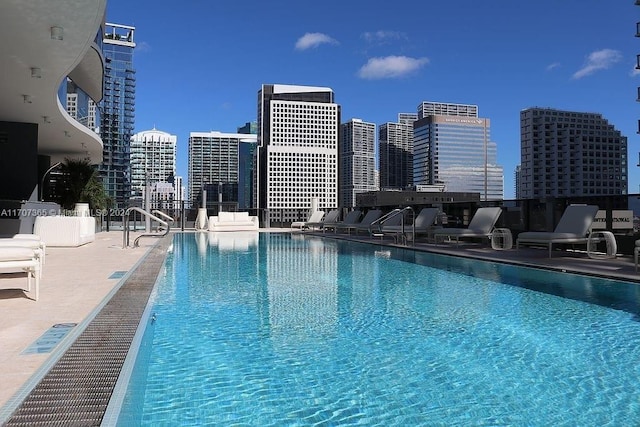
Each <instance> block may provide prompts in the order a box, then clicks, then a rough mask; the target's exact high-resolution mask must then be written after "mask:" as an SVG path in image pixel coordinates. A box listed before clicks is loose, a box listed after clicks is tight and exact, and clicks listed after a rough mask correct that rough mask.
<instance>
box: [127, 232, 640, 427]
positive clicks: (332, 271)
mask: <svg viewBox="0 0 640 427" xmlns="http://www.w3.org/2000/svg"><path fill="white" fill-rule="evenodd" d="M639 299H640V293H639V292H638V285H636V284H631V283H625V282H617V281H609V280H604V279H599V278H593V277H583V276H577V275H571V274H559V273H554V272H548V271H542V270H536V269H524V268H520V267H515V266H509V265H501V264H495V263H486V262H481V261H475V260H469V259H461V258H456V257H447V256H443V255H435V254H430V253H424V252H418V251H413V250H405V249H398V248H388V247H382V246H376V245H367V244H358V243H348V242H344V241H334V240H329V239H321V238H316V237H312V236H304V235H290V234H270V233H260V234H259V238H258V234H243V235H239V236H238V237H237V238H232V235H231V234H227V235H224V234H222V233H218V234H213V233H211V234H208V235H207V234H206V233H200V234H196V235H194V234H177V235H176V236H175V240H174V244H173V250H172V253H171V254H170V255H169V257H168V259H167V262H166V266H165V269H164V272H163V274H162V275H161V277H160V279H159V282H158V284H157V287H156V290H155V292H154V296H153V300H152V306H150V307H151V310H150V313H151V315H150V316H149V320H148V325H147V328H146V331H145V333H144V336H143V338H142V344H141V347H140V351H139V353H138V356H137V360H136V363H135V368H134V369H133V373H132V375H131V380H130V382H129V386H128V388H127V391H126V395H125V397H124V401H123V406H122V410H121V413H120V418H119V421H118V424H120V425H162V424H164V425H237V424H241V425H259V426H267V425H273V426H281V425H356V424H357V425H385V426H387V425H398V426H400V425H402V426H405V425H460V424H463V425H469V424H471V425H581V426H586V425H598V426H601V425H629V424H637V423H638V422H640V399H638V396H640V383H639V381H638V378H640V375H639V374H640V364H639V363H638V361H640V323H639V322H638V313H639V312H640V310H639V304H638V301H639Z"/></svg>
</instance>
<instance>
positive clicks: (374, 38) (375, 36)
mask: <svg viewBox="0 0 640 427" xmlns="http://www.w3.org/2000/svg"><path fill="white" fill-rule="evenodd" d="M362 38H363V39H365V40H366V41H368V42H370V43H373V42H383V41H386V40H400V39H406V38H407V37H406V36H405V35H404V34H402V33H401V32H398V31H385V30H379V31H374V32H369V31H367V32H366V33H363V34H362Z"/></svg>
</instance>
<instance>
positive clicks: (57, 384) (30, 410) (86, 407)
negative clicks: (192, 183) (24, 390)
mask: <svg viewBox="0 0 640 427" xmlns="http://www.w3.org/2000/svg"><path fill="white" fill-rule="evenodd" d="M171 239H172V237H171V236H169V237H167V238H165V239H162V241H160V242H159V244H158V245H156V246H155V247H154V248H153V249H152V250H151V251H150V252H149V253H148V254H147V256H146V257H145V258H144V260H143V261H142V262H141V263H139V265H138V268H136V270H135V271H134V272H133V273H132V274H131V276H129V278H128V279H127V281H126V282H125V283H124V284H123V285H122V286H121V288H120V289H119V290H118V291H117V292H116V293H115V294H114V295H113V297H112V298H111V300H109V302H107V304H106V305H105V306H104V307H103V308H102V310H100V312H99V313H98V314H97V315H96V317H95V318H94V319H93V321H92V322H91V323H89V325H87V327H86V329H85V330H84V331H83V332H82V333H81V334H80V336H79V337H78V338H77V339H76V341H75V342H74V343H73V344H72V345H71V346H70V347H69V349H67V351H66V352H65V353H64V354H63V355H62V357H61V358H60V359H59V360H58V361H57V362H56V364H55V365H54V366H53V367H52V368H51V370H50V371H49V372H48V373H47V374H46V375H45V376H44V378H42V380H41V381H40V382H39V383H38V384H37V385H36V386H35V387H34V389H33V390H32V391H31V393H30V394H29V395H28V396H27V397H26V398H25V400H24V401H23V402H22V403H21V404H20V406H18V408H17V409H16V411H15V412H14V413H13V414H12V415H11V417H10V418H9V420H8V421H7V422H6V423H5V424H4V425H5V426H7V427H8V426H28V427H35V426H60V425H73V426H93V425H96V426H97V425H100V423H101V421H102V418H103V416H104V413H105V410H106V409H107V405H108V404H109V399H110V398H111V394H112V392H113V389H114V387H115V384H116V382H117V380H118V376H119V375H120V371H121V369H122V364H123V363H124V359H125V358H126V356H127V352H128V351H129V347H130V345H131V341H132V340H133V336H134V335H135V333H136V330H137V328H138V324H139V323H140V318H141V317H142V313H143V312H144V309H145V307H146V305H147V301H148V300H149V296H150V294H151V291H152V289H153V286H154V284H155V281H156V278H157V276H158V273H159V272H160V268H161V267H162V264H163V262H164V259H165V256H166V253H167V248H168V247H169V244H170V243H171Z"/></svg>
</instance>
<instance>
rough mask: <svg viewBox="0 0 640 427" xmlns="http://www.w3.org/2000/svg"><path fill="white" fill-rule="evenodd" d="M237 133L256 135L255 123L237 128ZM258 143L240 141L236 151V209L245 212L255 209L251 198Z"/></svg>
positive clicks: (256, 124)
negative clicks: (237, 159) (237, 157)
mask: <svg viewBox="0 0 640 427" xmlns="http://www.w3.org/2000/svg"><path fill="white" fill-rule="evenodd" d="M238 133H241V134H251V135H256V134H257V133H258V123H257V122H247V123H246V124H245V125H244V126H242V127H239V128H238ZM257 148H258V143H257V141H256V140H255V139H253V140H247V139H243V140H240V147H239V149H238V156H239V162H238V163H239V165H238V167H239V170H238V209H240V210H247V209H252V208H254V207H255V203H254V200H253V196H254V194H255V190H254V188H255V182H254V178H255V171H256V149H257Z"/></svg>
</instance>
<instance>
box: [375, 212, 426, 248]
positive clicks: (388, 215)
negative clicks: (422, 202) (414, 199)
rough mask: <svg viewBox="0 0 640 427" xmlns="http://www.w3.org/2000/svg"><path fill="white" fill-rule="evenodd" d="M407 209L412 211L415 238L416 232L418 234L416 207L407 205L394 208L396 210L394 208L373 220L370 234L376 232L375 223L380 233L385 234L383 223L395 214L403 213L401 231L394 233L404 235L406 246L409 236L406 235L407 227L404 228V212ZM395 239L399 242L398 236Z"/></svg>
mask: <svg viewBox="0 0 640 427" xmlns="http://www.w3.org/2000/svg"><path fill="white" fill-rule="evenodd" d="M406 211H411V216H412V218H411V219H412V221H411V232H412V236H414V237H413V240H415V234H416V213H415V211H414V209H413V208H412V207H411V206H407V207H404V208H402V209H394V210H392V211H391V212H389V213H388V214H386V215H383V216H382V217H380V218H378V220H376V221H373V222H372V223H371V224H370V225H369V234H370V235H373V234H374V231H373V228H372V226H373V225H377V226H378V233H381V234H383V235H384V231H383V230H382V224H383V223H384V222H385V221H386V220H388V219H391V218H393V217H395V216H397V215H402V217H401V218H400V233H394V235H395V236H397V235H398V234H400V236H402V242H403V244H404V245H405V246H406V244H407V236H406V233H405V228H404V226H405V223H404V213H405V212H406ZM394 240H395V241H396V243H397V237H394Z"/></svg>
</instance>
